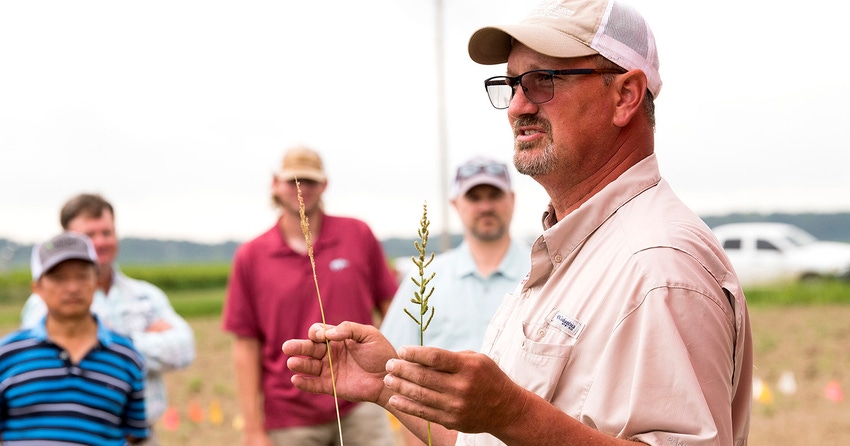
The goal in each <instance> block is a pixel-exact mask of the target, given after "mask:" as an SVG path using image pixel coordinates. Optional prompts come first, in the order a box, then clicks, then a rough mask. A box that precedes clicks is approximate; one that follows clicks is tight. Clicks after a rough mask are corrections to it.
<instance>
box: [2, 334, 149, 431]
mask: <svg viewBox="0 0 850 446" xmlns="http://www.w3.org/2000/svg"><path fill="white" fill-rule="evenodd" d="M97 327H98V328H97V337H98V340H99V344H98V345H96V346H95V347H94V348H93V349H92V350H91V351H90V352H89V353H88V354H86V356H85V357H84V358H83V359H82V360H81V361H80V362H79V363H77V364H73V363H72V362H71V360H70V358H69V356H68V353H67V352H66V351H65V350H63V349H62V348H61V347H59V346H57V345H56V344H54V343H53V342H51V341H50V340H49V339H48V338H47V331H46V329H45V324H44V320H42V322H41V324H39V325H37V326H35V327H33V328H31V329H24V330H19V331H16V332H14V333H12V334H10V335H8V336H6V337H5V338H3V339H2V340H0V432H2V441H3V444H4V445H34V444H38V445H57V446H58V445H63V446H65V445H104V446H106V445H124V444H126V438H127V436H133V437H136V438H143V437H147V436H148V426H147V422H146V421H145V400H144V363H143V359H142V356H141V355H140V354H139V353H138V352H137V351H136V349H135V348H134V347H133V344H132V342H131V340H130V339H129V338H127V337H124V336H121V335H118V334H116V333H114V332H112V331H110V330H108V329H106V328H105V327H103V326H102V325H101V324H100V322H98V326H97Z"/></svg>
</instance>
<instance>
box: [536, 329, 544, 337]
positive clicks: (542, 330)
mask: <svg viewBox="0 0 850 446" xmlns="http://www.w3.org/2000/svg"><path fill="white" fill-rule="evenodd" d="M545 334H546V329H545V328H541V329H540V330H537V335H538V336H543V335H545Z"/></svg>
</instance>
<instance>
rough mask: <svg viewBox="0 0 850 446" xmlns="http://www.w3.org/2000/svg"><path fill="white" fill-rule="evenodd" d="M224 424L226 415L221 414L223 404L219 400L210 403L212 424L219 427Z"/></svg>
mask: <svg viewBox="0 0 850 446" xmlns="http://www.w3.org/2000/svg"><path fill="white" fill-rule="evenodd" d="M223 422H224V414H223V413H222V412H221V403H219V402H218V400H217V399H214V400H212V401H210V423H212V424H213V425H214V426H219V425H221V423H223Z"/></svg>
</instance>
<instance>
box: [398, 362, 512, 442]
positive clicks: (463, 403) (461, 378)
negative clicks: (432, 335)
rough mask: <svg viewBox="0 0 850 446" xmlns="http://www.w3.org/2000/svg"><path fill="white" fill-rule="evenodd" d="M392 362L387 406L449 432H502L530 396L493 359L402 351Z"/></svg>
mask: <svg viewBox="0 0 850 446" xmlns="http://www.w3.org/2000/svg"><path fill="white" fill-rule="evenodd" d="M398 354H399V359H392V360H390V361H389V362H388V363H387V372H388V374H387V376H386V378H384V383H385V385H386V386H387V388H389V389H390V390H392V391H393V393H394V394H395V395H394V396H392V397H391V398H390V399H389V402H388V407H390V408H392V409H395V410H398V411H401V412H404V413H407V414H410V415H413V416H417V417H420V418H424V419H426V420H430V421H432V422H434V423H437V424H441V425H443V426H444V427H446V428H448V429H454V430H458V431H462V432H470V433H476V432H498V431H499V430H500V429H501V428H502V427H503V426H504V424H505V423H510V422H511V420H513V419H515V418H516V416H517V414H518V413H521V412H522V411H523V407H524V406H525V403H526V398H527V393H526V392H525V391H524V390H523V389H522V388H520V387H519V386H518V385H517V384H516V383H514V382H513V381H512V380H511V379H510V378H509V377H508V376H507V375H506V374H505V373H504V372H503V371H502V370H501V369H500V368H499V366H498V365H497V364H496V363H495V362H494V361H493V360H492V359H490V358H489V357H487V356H486V355H483V354H480V353H473V352H470V351H466V352H451V351H447V350H443V349H439V348H434V347H419V346H411V347H402V348H401V349H399V351H398Z"/></svg>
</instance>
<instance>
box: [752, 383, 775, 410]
mask: <svg viewBox="0 0 850 446" xmlns="http://www.w3.org/2000/svg"><path fill="white" fill-rule="evenodd" d="M753 399H754V400H756V401H758V402H759V403H761V404H764V405H770V404H773V394H772V393H770V389H769V388H768V387H767V383H765V382H764V381H762V380H761V378H753Z"/></svg>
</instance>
